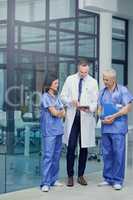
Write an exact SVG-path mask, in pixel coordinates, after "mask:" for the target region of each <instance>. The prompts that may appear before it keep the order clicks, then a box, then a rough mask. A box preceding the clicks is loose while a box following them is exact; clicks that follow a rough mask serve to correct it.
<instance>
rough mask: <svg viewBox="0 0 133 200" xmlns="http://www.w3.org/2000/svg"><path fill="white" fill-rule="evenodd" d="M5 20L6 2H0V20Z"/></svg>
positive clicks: (3, 0) (2, 0) (5, 0)
mask: <svg viewBox="0 0 133 200" xmlns="http://www.w3.org/2000/svg"><path fill="white" fill-rule="evenodd" d="M4 19H7V0H0V20H4Z"/></svg>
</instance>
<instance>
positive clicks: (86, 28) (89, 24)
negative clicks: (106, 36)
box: [79, 17, 95, 34]
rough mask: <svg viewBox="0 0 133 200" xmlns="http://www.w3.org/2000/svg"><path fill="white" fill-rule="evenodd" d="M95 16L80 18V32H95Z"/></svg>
mask: <svg viewBox="0 0 133 200" xmlns="http://www.w3.org/2000/svg"><path fill="white" fill-rule="evenodd" d="M94 22H95V18H94V17H89V18H79V32H84V33H91V34H95V29H94V28H95V26H94V24H95V23H94Z"/></svg>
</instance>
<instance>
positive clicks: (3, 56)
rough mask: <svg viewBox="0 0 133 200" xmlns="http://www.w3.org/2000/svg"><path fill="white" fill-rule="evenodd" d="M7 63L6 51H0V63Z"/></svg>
mask: <svg viewBox="0 0 133 200" xmlns="http://www.w3.org/2000/svg"><path fill="white" fill-rule="evenodd" d="M6 63H7V54H6V52H2V51H0V64H6Z"/></svg>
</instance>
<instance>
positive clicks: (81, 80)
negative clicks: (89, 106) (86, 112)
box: [78, 78, 83, 101]
mask: <svg viewBox="0 0 133 200" xmlns="http://www.w3.org/2000/svg"><path fill="white" fill-rule="evenodd" d="M82 83H83V78H80V80H79V85H78V101H80V96H81V92H82Z"/></svg>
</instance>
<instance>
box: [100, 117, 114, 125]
mask: <svg viewBox="0 0 133 200" xmlns="http://www.w3.org/2000/svg"><path fill="white" fill-rule="evenodd" d="M114 120H115V117H114V116H113V115H109V116H107V117H105V118H104V119H103V120H102V123H104V124H112V123H113V122H114Z"/></svg>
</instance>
